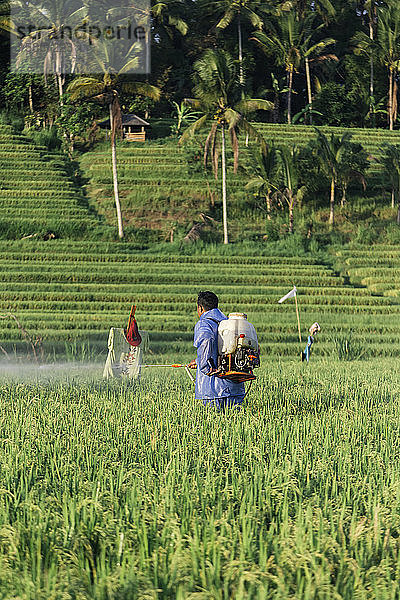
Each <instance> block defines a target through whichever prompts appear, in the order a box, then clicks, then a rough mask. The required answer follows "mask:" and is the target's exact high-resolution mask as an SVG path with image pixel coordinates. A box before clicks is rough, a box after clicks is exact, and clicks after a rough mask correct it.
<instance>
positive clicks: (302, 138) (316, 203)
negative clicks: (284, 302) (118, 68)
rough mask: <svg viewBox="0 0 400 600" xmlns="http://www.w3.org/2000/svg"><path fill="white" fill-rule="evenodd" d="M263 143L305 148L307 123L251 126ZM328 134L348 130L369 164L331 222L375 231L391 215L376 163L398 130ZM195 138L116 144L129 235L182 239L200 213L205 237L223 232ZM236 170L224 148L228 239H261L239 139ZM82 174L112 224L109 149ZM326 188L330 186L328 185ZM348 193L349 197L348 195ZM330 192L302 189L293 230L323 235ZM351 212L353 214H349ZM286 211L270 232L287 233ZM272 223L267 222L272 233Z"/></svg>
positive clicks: (247, 157)
mask: <svg viewBox="0 0 400 600" xmlns="http://www.w3.org/2000/svg"><path fill="white" fill-rule="evenodd" d="M254 125H255V126H256V127H257V128H258V129H259V130H260V131H261V132H262V134H263V136H264V137H265V139H266V141H267V142H268V143H274V144H275V145H280V144H290V145H291V144H296V145H297V146H300V147H302V146H304V145H305V144H306V143H308V142H309V141H310V140H311V139H312V138H313V137H315V135H316V134H315V130H314V128H313V127H310V126H304V125H296V126H287V125H274V124H268V123H255V124H254ZM321 130H322V131H323V132H324V133H325V134H327V135H330V134H331V133H334V134H336V135H342V134H343V133H344V132H345V131H348V132H350V133H352V134H353V141H354V142H359V143H361V144H362V145H363V147H364V148H365V150H366V151H367V152H368V155H369V160H370V168H369V171H368V175H367V189H366V192H363V191H362V189H361V186H360V184H355V186H353V187H354V190H353V192H354V193H353V194H350V198H349V203H348V206H346V208H345V209H344V210H341V209H340V208H339V207H338V208H337V226H338V228H339V231H342V232H343V234H344V235H345V236H346V235H347V237H348V239H351V238H352V237H354V234H355V233H356V232H357V227H358V225H359V224H360V223H366V224H367V223H368V222H374V225H375V226H376V227H377V228H379V230H384V229H385V227H386V226H387V225H388V224H390V223H392V222H393V220H394V216H393V215H394V213H393V211H392V209H391V208H390V203H389V200H388V199H387V198H386V199H385V198H384V197H383V193H382V189H383V187H384V186H383V183H384V182H383V181H382V174H381V168H380V166H379V164H378V162H377V159H378V158H379V155H380V154H381V151H382V148H383V144H384V143H385V142H386V143H392V144H400V132H398V131H396V132H388V131H384V130H377V129H375V130H371V129H346V130H344V129H340V128H335V127H322V128H321ZM201 139H202V138H200V137H199V138H198V139H197V140H195V141H193V142H191V143H189V144H188V145H186V146H183V147H181V146H180V145H178V140H177V139H176V138H173V137H170V138H163V139H161V140H151V141H148V142H146V143H128V142H122V143H120V145H119V147H118V165H119V173H118V174H119V183H120V195H121V204H122V211H123V217H124V223H125V226H126V227H128V231H129V232H130V234H131V236H132V235H135V234H136V237H135V238H134V239H139V238H140V237H141V238H142V239H148V240H149V241H159V240H163V239H170V237H171V231H172V232H173V233H172V236H174V235H175V237H176V236H178V237H180V238H182V237H183V236H184V235H185V234H186V233H187V232H188V230H189V229H190V227H191V226H192V225H193V223H195V222H200V221H201V216H200V215H201V213H206V214H207V215H210V216H211V217H212V218H213V219H215V221H216V223H215V224H214V228H212V229H211V231H210V232H209V233H208V234H207V233H206V234H205V239H209V238H210V237H211V238H213V239H219V238H220V235H221V224H220V222H221V189H220V188H221V184H220V180H218V181H215V179H214V177H213V176H212V174H211V173H210V172H206V171H205V170H204V168H203V165H202V160H203V158H202V156H203V154H202V146H201ZM240 147H241V151H240V169H239V172H238V174H237V175H234V174H233V172H232V160H233V159H232V155H231V152H230V151H228V219H229V230H230V236H231V239H232V241H235V240H241V239H260V240H261V239H262V237H263V235H264V234H265V233H266V231H267V230H266V212H265V206H264V205H263V202H262V201H261V200H259V199H257V198H255V197H254V195H253V194H250V193H249V192H248V191H247V190H245V185H246V183H247V182H248V180H249V174H248V173H249V171H248V169H249V163H250V161H251V154H250V150H249V148H246V146H245V141H244V140H243V139H242V140H241V143H240ZM80 165H81V169H82V172H83V174H84V176H85V178H86V181H87V185H86V190H87V194H88V196H89V197H90V198H91V201H92V202H93V203H95V204H96V205H97V206H98V210H99V212H100V213H101V214H102V215H104V217H105V218H106V220H107V222H108V223H109V224H112V225H114V223H115V208H114V200H113V186H112V172H111V158H110V149H109V146H108V145H102V146H100V147H98V148H97V149H95V150H94V151H92V152H88V153H86V154H84V155H83V156H82V158H81V161H80ZM328 187H329V186H328ZM352 196H355V199H354V197H353V198H352ZM328 197H329V190H328V189H327V191H326V194H320V195H319V196H318V197H317V198H315V195H314V196H313V195H312V194H311V195H310V194H308V195H306V197H305V200H304V202H303V205H302V208H301V210H299V209H296V216H295V227H297V230H298V231H301V232H302V233H303V234H306V233H307V227H308V223H309V221H310V220H311V221H313V224H314V232H315V233H317V234H318V233H320V234H326V233H327V232H328V231H329V229H328V227H327V215H328V208H327V207H328V204H329V200H328ZM353 217H354V218H353ZM286 222H287V215H286V211H282V210H277V211H276V212H275V215H274V224H273V225H272V227H276V235H279V233H281V234H282V233H283V232H285V229H286V226H285V224H286ZM270 230H271V225H270V226H269V227H268V231H269V232H270Z"/></svg>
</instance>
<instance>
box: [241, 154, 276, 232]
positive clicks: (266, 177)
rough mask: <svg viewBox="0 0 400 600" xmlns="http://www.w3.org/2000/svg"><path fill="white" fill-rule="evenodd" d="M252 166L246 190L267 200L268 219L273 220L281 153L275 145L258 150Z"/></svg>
mask: <svg viewBox="0 0 400 600" xmlns="http://www.w3.org/2000/svg"><path fill="white" fill-rule="evenodd" d="M254 158H255V160H254V163H253V164H252V170H253V173H252V176H251V179H250V180H249V182H248V183H247V185H246V189H247V190H250V191H253V192H255V193H257V194H258V195H259V196H261V197H263V198H264V199H265V203H266V207H267V219H268V221H270V220H271V203H272V194H273V193H274V192H275V191H277V189H278V187H277V186H278V173H279V153H278V150H277V149H276V148H275V146H274V145H271V146H268V147H267V146H262V147H261V148H259V149H258V152H257V153H256V155H255V157H254Z"/></svg>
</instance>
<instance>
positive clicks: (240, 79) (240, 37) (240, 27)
mask: <svg viewBox="0 0 400 600" xmlns="http://www.w3.org/2000/svg"><path fill="white" fill-rule="evenodd" d="M241 6H242V2H241V1H240V7H241ZM240 7H239V14H238V38H239V83H240V87H241V89H242V96H243V95H244V73H243V48H242V22H241V15H240Z"/></svg>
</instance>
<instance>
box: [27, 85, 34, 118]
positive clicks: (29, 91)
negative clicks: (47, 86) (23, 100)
mask: <svg viewBox="0 0 400 600" xmlns="http://www.w3.org/2000/svg"><path fill="white" fill-rule="evenodd" d="M28 96H29V110H30V111H31V114H33V94H32V80H31V81H30V82H29V87H28Z"/></svg>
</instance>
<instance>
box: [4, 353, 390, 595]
mask: <svg viewBox="0 0 400 600" xmlns="http://www.w3.org/2000/svg"><path fill="white" fill-rule="evenodd" d="M14 372H15V376H14V381H11V380H10V379H9V378H7V379H5V378H4V376H2V386H1V389H0V423H1V436H0V444H1V453H0V488H1V491H2V493H1V496H0V520H1V549H2V551H1V557H2V558H1V566H0V573H1V581H2V583H1V587H0V598H2V599H4V600H6V599H8V598H19V599H21V600H48V599H49V598H52V599H53V600H76V599H77V598H79V599H80V600H89V599H90V600H143V599H145V598H148V599H155V598H157V599H159V600H167V599H168V600H169V599H171V600H175V599H177V600H196V599H199V600H201V599H206V598H209V599H211V598H213V599H216V600H231V599H232V600H241V599H243V598H246V599H248V600H253V599H254V600H286V599H287V598H296V599H297V600H308V599H309V598H315V599H317V600H320V599H321V600H322V599H323V600H330V599H332V600H333V599H337V598H342V599H343V600H353V598H360V599H361V600H373V599H376V598H380V599H382V600H389V599H394V598H397V597H398V596H399V595H400V588H399V581H400V577H399V575H400V572H399V554H398V538H399V535H400V525H399V517H398V515H399V510H400V504H399V502H400V500H399V498H400V488H399V480H400V462H399V460H398V457H399V454H400V445H399V440H400V430H399V423H400V412H399V411H400V408H399V403H398V401H397V398H398V394H399V392H400V388H399V382H398V378H397V366H396V363H394V362H393V361H384V360H381V361H379V362H374V363H371V364H368V363H365V362H363V363H354V364H350V363H349V364H346V363H343V362H341V363H338V362H335V361H332V360H330V361H329V362H324V361H321V360H315V361H314V363H313V362H311V363H310V365H309V367H308V368H304V366H302V365H301V364H300V363H293V362H286V363H282V364H280V362H279V360H274V361H270V362H268V364H266V363H264V365H263V367H262V368H261V369H260V374H259V378H258V380H257V382H256V383H255V384H254V385H253V388H252V390H251V392H250V394H249V396H248V403H247V408H246V411H245V412H244V413H239V414H228V415H226V416H223V415H218V414H215V413H214V412H213V411H205V410H204V409H203V408H202V406H201V405H200V403H199V402H195V401H194V400H193V396H192V394H193V391H192V388H191V384H190V382H189V380H188V379H185V378H184V377H185V376H184V374H181V373H179V372H178V371H177V372H172V371H170V372H161V370H159V371H158V370H155V369H154V370H153V371H150V369H148V370H147V371H146V372H145V375H144V378H143V381H142V384H141V385H140V386H134V387H126V386H121V385H119V384H117V385H115V384H114V383H113V382H112V383H111V384H109V385H107V384H103V383H101V381H100V377H101V367H100V366H99V367H98V369H97V371H96V370H94V371H93V370H91V371H89V374H88V375H86V380H87V379H88V378H89V381H86V382H85V381H84V379H85V375H84V372H85V369H84V367H82V368H81V369H80V370H79V369H77V368H72V367H71V370H70V371H69V375H64V376H63V374H62V372H61V373H60V372H58V371H57V369H56V368H53V370H52V371H50V370H45V371H43V372H42V374H41V375H40V376H39V379H38V380H37V381H35V378H36V373H35V372H34V371H32V370H30V369H29V368H27V367H26V368H25V371H24V369H23V368H22V369H21V375H22V381H21V380H20V378H19V372H18V370H17V369H15V371H14ZM24 373H25V374H24ZM65 378H67V379H69V383H68V382H65ZM91 378H93V381H92V382H91V381H90V380H91ZM24 379H25V381H26V383H24Z"/></svg>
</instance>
